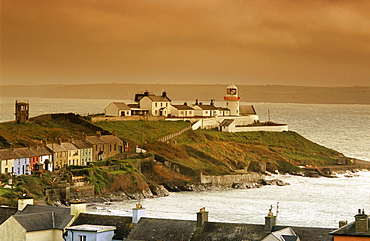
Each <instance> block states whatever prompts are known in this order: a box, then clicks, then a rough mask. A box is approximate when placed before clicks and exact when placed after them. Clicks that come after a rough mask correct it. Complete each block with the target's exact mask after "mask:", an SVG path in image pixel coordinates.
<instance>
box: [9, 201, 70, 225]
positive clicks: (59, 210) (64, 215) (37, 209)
mask: <svg viewBox="0 0 370 241" xmlns="http://www.w3.org/2000/svg"><path fill="white" fill-rule="evenodd" d="M51 212H52V213H53V215H54V216H53V218H54V226H55V228H56V229H63V228H65V227H66V226H67V224H68V223H69V222H70V221H71V219H72V218H73V216H72V215H71V214H70V208H66V207H52V206H43V205H27V206H26V207H25V208H24V209H23V210H22V211H18V212H17V213H16V214H15V215H14V217H15V216H23V215H25V214H40V213H49V214H48V215H50V213H51ZM36 216H37V215H36ZM30 217H31V216H30ZM48 217H49V216H48ZM50 217H52V216H50ZM32 218H33V219H36V218H37V217H33V216H32ZM22 226H23V225H22ZM32 227H33V226H32Z"/></svg>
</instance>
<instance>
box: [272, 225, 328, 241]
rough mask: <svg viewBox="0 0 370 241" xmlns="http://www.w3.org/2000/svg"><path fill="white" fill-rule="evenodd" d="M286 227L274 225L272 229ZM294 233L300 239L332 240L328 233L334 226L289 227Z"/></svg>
mask: <svg viewBox="0 0 370 241" xmlns="http://www.w3.org/2000/svg"><path fill="white" fill-rule="evenodd" d="M279 228H280V229H282V228H286V226H284V227H280V226H278V227H276V228H274V229H273V231H275V230H277V229H279ZM290 228H291V229H292V230H293V231H294V233H295V234H296V235H297V236H298V237H299V240H300V241H332V240H333V237H332V236H331V235H330V234H329V233H330V232H331V231H333V230H334V228H311V227H290Z"/></svg>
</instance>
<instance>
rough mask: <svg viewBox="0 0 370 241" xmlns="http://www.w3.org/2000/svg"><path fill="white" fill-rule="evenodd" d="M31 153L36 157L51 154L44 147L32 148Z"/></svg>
mask: <svg viewBox="0 0 370 241" xmlns="http://www.w3.org/2000/svg"><path fill="white" fill-rule="evenodd" d="M31 150H32V151H33V153H34V154H35V155H36V156H46V155H51V152H50V151H48V150H47V149H46V148H45V147H40V146H39V147H36V148H32V149H31Z"/></svg>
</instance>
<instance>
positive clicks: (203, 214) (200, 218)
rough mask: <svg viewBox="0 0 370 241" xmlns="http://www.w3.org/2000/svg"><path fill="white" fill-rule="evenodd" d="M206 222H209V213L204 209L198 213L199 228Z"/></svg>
mask: <svg viewBox="0 0 370 241" xmlns="http://www.w3.org/2000/svg"><path fill="white" fill-rule="evenodd" d="M204 222H208V212H206V208H204V207H203V208H201V209H200V210H199V212H197V227H202V226H203V224H204Z"/></svg>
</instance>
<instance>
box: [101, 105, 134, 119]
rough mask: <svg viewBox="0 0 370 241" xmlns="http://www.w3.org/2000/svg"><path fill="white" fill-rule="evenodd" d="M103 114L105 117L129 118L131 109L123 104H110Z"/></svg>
mask: <svg viewBox="0 0 370 241" xmlns="http://www.w3.org/2000/svg"><path fill="white" fill-rule="evenodd" d="M104 112H105V115H106V116H131V108H130V107H129V106H128V105H126V104H125V103H124V102H112V103H110V104H109V105H108V106H107V107H106V108H105V109H104Z"/></svg>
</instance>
